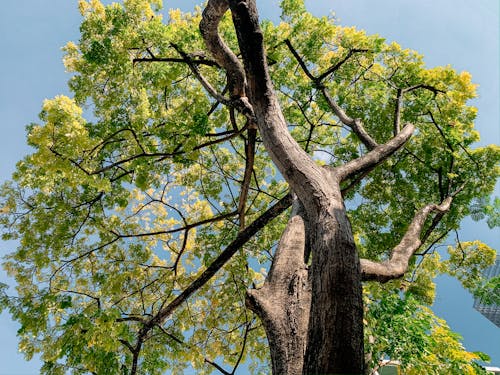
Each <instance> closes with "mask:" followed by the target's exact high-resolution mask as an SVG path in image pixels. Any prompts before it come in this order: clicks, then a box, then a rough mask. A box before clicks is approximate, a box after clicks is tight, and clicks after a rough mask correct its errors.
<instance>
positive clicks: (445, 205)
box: [360, 196, 453, 282]
mask: <svg viewBox="0 0 500 375" xmlns="http://www.w3.org/2000/svg"><path fill="white" fill-rule="evenodd" d="M452 201H453V196H450V197H448V198H446V199H445V200H444V201H443V202H442V203H441V204H439V205H436V204H429V205H427V206H425V207H424V208H422V209H420V210H419V211H417V213H416V214H415V216H414V218H413V220H412V222H411V223H410V226H409V227H408V229H407V231H406V233H405V234H404V236H403V238H402V239H401V242H400V243H399V244H398V245H397V246H396V247H395V248H394V249H393V250H392V253H391V257H390V258H389V260H386V261H384V262H374V261H371V260H368V259H361V260H360V262H361V272H362V277H363V280H377V281H380V282H386V281H389V280H392V279H397V278H400V277H402V276H403V275H404V274H405V272H406V271H407V269H408V262H409V260H410V258H411V256H412V255H413V254H414V253H415V252H416V251H417V250H418V249H419V248H420V246H421V245H422V242H423V241H422V239H421V238H420V234H421V233H422V229H423V227H424V224H425V221H426V220H427V217H428V216H429V214H430V213H431V212H437V213H438V215H440V216H442V215H444V214H445V213H446V212H448V211H449V209H450V206H451V202H452Z"/></svg>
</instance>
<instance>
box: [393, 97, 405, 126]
mask: <svg viewBox="0 0 500 375" xmlns="http://www.w3.org/2000/svg"><path fill="white" fill-rule="evenodd" d="M402 102H403V90H402V89H398V93H397V96H396V109H395V110H394V130H393V134H394V136H396V135H398V134H399V132H400V131H401V106H402V105H403V103H402Z"/></svg>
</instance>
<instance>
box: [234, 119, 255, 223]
mask: <svg viewBox="0 0 500 375" xmlns="http://www.w3.org/2000/svg"><path fill="white" fill-rule="evenodd" d="M256 137H257V126H256V125H253V126H251V127H250V128H249V129H248V140H247V142H246V144H245V154H246V155H245V156H246V158H245V174H244V176H243V182H242V183H241V192H240V200H239V202H238V213H239V221H240V230H241V229H243V228H245V208H246V201H247V197H248V189H249V187H250V181H251V179H252V171H253V165H254V160H255V141H256Z"/></svg>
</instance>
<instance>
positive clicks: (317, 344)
mask: <svg viewBox="0 0 500 375" xmlns="http://www.w3.org/2000/svg"><path fill="white" fill-rule="evenodd" d="M311 229H312V233H313V234H314V237H313V238H312V239H311V242H312V266H311V280H312V297H311V313H310V320H309V328H308V344H307V350H306V355H305V360H304V370H303V373H304V374H357V375H361V374H363V369H364V346H363V301H362V286H361V271H360V265H359V259H358V254H357V250H356V246H355V244H354V239H353V235H352V231H351V226H350V223H349V220H348V218H347V215H346V211H345V208H344V205H343V202H342V200H341V196H340V191H338V192H337V194H335V195H334V196H332V197H331V201H330V202H328V204H327V205H325V206H322V207H319V214H318V216H317V218H314V219H311Z"/></svg>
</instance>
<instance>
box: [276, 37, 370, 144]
mask: <svg viewBox="0 0 500 375" xmlns="http://www.w3.org/2000/svg"><path fill="white" fill-rule="evenodd" d="M285 44H286V45H287V47H288V49H289V50H290V52H291V53H292V55H293V56H294V57H295V59H296V60H297V62H298V63H299V65H300V67H301V68H302V70H303V71H304V73H305V74H306V76H307V77H309V79H310V80H311V81H312V82H313V84H314V85H315V86H316V87H317V88H318V89H319V90H320V91H321V93H322V94H323V96H324V98H325V100H326V102H327V104H328V105H329V107H330V108H331V109H332V111H333V113H335V115H336V116H337V117H338V118H339V120H340V121H341V122H342V123H343V124H344V125H347V126H349V127H350V128H351V129H352V131H353V132H354V133H355V134H356V135H357V136H358V138H359V139H360V140H361V142H363V144H364V145H365V146H366V147H367V148H368V150H373V149H374V148H375V147H377V146H378V144H377V142H375V140H374V139H373V138H372V137H370V135H369V134H368V133H367V132H366V130H365V129H364V127H363V124H362V123H361V120H360V119H353V118H351V117H349V116H348V115H347V114H346V113H345V111H344V110H343V109H342V107H340V106H339V105H338V104H337V103H336V102H335V101H334V100H333V98H332V97H331V96H330V94H329V93H328V91H327V89H326V87H325V85H323V83H322V81H323V79H325V78H326V77H327V76H329V75H330V74H332V73H334V72H335V71H337V70H338V69H339V68H340V67H341V66H342V65H343V64H344V63H345V62H346V61H347V60H348V59H349V58H351V56H352V55H353V54H354V53H357V52H367V50H364V49H353V50H350V51H349V53H348V54H347V55H346V56H345V57H344V58H343V59H342V60H340V61H339V62H338V63H337V64H335V65H333V66H332V67H331V68H330V69H328V70H327V71H326V72H324V73H323V74H321V75H320V76H319V77H315V76H313V75H312V73H311V72H310V71H309V69H308V68H307V65H306V63H305V62H304V60H303V59H302V58H301V57H300V55H299V54H298V52H297V50H295V48H294V47H293V46H292V43H291V42H290V40H288V39H286V40H285Z"/></svg>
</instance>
